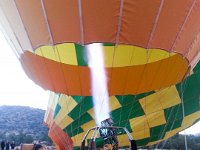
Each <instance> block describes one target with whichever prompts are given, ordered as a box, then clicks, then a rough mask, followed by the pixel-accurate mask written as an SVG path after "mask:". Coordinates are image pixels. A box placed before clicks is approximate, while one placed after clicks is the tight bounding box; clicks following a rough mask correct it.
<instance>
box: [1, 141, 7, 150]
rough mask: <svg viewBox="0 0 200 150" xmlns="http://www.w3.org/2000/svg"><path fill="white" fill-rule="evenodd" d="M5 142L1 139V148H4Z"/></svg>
mask: <svg viewBox="0 0 200 150" xmlns="http://www.w3.org/2000/svg"><path fill="white" fill-rule="evenodd" d="M5 146H6V145H5V142H4V141H1V150H4V148H5Z"/></svg>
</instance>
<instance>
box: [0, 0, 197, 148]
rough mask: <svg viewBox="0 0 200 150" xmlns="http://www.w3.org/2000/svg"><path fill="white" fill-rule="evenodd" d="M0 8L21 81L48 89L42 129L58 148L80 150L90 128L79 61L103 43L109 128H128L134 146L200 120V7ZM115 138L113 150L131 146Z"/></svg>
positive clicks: (189, 1)
mask: <svg viewBox="0 0 200 150" xmlns="http://www.w3.org/2000/svg"><path fill="white" fill-rule="evenodd" d="M0 6H1V7H0V8H1V9H0V17H1V18H0V20H1V21H0V22H1V29H2V30H3V31H4V32H3V33H4V35H5V37H6V38H7V40H8V42H9V43H10V45H11V46H12V47H13V49H14V52H15V54H16V56H17V57H18V58H19V60H20V62H21V65H22V67H23V68H24V71H25V72H26V74H27V76H28V77H29V78H30V79H31V80H33V81H34V82H35V83H36V84H38V85H40V86H41V87H43V88H44V89H46V90H50V91H52V92H51V95H50V99H49V105H48V109H47V111H46V115H45V118H44V122H45V124H46V125H47V126H48V127H49V136H50V137H51V139H52V140H53V142H54V143H55V144H56V146H57V148H58V149H61V150H63V149H73V148H74V149H79V148H80V146H81V141H82V140H83V138H84V136H85V134H86V132H87V131H88V130H89V129H90V128H91V127H93V126H96V122H95V120H96V116H95V112H94V103H93V101H92V99H93V98H92V92H91V91H92V90H91V89H92V83H91V82H92V76H91V70H90V68H89V65H88V57H87V56H86V53H87V45H89V44H91V43H101V45H102V46H101V48H102V51H103V56H104V67H105V71H106V77H107V83H106V87H107V88H108V94H109V107H110V112H109V114H110V116H111V117H112V119H113V125H114V126H120V127H125V128H126V129H127V130H128V131H129V132H130V134H131V135H132V137H133V138H134V139H135V140H136V143H137V145H138V146H145V145H153V144H156V143H159V142H161V141H163V140H166V139H168V138H169V137H171V136H173V135H174V134H176V133H178V132H180V131H182V130H184V129H186V128H188V127H190V126H192V125H193V124H194V123H196V122H197V121H198V120H199V118H200V101H199V96H200V88H199V86H200V62H199V58H200V50H199V49H200V34H199V31H200V17H199V15H200V1H195V0H178V1H174V0H151V1H149V0H57V1H53V0H28V1H27V0H15V1H14V0H13V1H0ZM198 62H199V63H198ZM102 107H103V106H102ZM118 140H119V141H120V143H119V147H126V146H128V145H129V140H127V135H126V134H125V133H124V132H121V133H120V135H119V136H118ZM96 141H97V142H96V146H97V147H102V140H101V138H97V139H96Z"/></svg>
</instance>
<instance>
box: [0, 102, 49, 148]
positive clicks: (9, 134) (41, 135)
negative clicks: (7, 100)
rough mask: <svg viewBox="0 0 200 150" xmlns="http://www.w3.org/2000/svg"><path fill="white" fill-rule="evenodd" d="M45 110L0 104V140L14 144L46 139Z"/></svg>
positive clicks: (47, 139)
mask: <svg viewBox="0 0 200 150" xmlns="http://www.w3.org/2000/svg"><path fill="white" fill-rule="evenodd" d="M44 114H45V111H44V110H41V109H36V108H31V107H24V106H0V140H8V141H13V140H14V141H15V142H16V144H20V143H31V142H33V140H40V141H48V142H50V139H49V138H48V128H47V127H46V126H45V125H44V124H43V119H44Z"/></svg>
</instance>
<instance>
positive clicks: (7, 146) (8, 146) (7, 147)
mask: <svg viewBox="0 0 200 150" xmlns="http://www.w3.org/2000/svg"><path fill="white" fill-rule="evenodd" d="M9 149H10V143H9V142H8V141H7V142H6V150H9Z"/></svg>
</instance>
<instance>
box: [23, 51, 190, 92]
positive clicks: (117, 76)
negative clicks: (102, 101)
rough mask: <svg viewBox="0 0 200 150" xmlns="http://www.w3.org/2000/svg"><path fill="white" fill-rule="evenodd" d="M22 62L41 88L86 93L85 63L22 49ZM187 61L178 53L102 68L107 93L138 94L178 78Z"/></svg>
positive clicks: (88, 86) (88, 87) (88, 83)
mask: <svg viewBox="0 0 200 150" xmlns="http://www.w3.org/2000/svg"><path fill="white" fill-rule="evenodd" d="M22 62H23V63H22V65H23V67H24V68H25V71H26V72H28V71H29V70H30V71H32V73H29V72H28V73H27V74H28V75H29V77H30V78H31V79H32V80H33V81H35V82H36V83H37V84H39V85H40V86H42V87H44V88H45V89H48V90H51V91H55V92H59V93H64V94H67V95H82V96H89V95H92V93H91V76H90V70H89V67H84V66H72V65H68V64H63V63H59V62H56V61H53V60H50V59H46V58H44V57H41V56H37V55H34V54H32V53H30V52H25V53H24V54H23V55H22ZM187 65H188V63H187V61H186V60H185V59H183V58H182V57H181V56H180V55H174V56H171V57H169V58H167V59H163V60H160V61H156V62H152V63H148V64H144V65H136V66H127V67H112V68H106V72H107V79H108V89H109V95H121V94H138V93H144V92H148V91H151V90H156V89H161V88H164V87H167V86H170V85H174V84H175V83H178V82H180V81H181V80H182V79H183V77H184V76H185V74H186V72H187V69H188V66H187Z"/></svg>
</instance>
